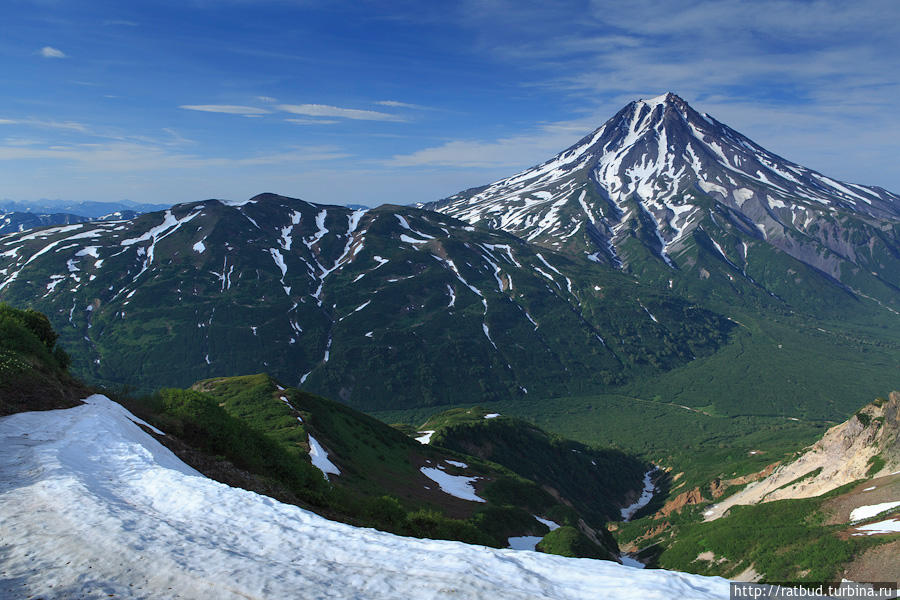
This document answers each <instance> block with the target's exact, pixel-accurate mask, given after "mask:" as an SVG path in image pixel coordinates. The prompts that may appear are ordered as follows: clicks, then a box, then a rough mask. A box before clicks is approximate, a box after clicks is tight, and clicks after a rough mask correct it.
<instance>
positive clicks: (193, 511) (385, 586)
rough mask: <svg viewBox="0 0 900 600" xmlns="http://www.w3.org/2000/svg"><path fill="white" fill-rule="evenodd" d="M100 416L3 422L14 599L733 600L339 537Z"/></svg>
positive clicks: (652, 582) (423, 545) (35, 416)
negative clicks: (206, 473)
mask: <svg viewBox="0 0 900 600" xmlns="http://www.w3.org/2000/svg"><path fill="white" fill-rule="evenodd" d="M87 402H88V403H87V404H85V405H84V406H79V407H77V408H72V409H68V410H56V411H47V412H32V413H21V414H17V415H12V416H9V417H4V418H2V419H0V473H2V476H0V557H2V558H0V597H4V598H6V597H28V596H42V597H46V598H61V597H79V598H80V597H87V598H95V597H96V598H99V597H107V596H109V595H114V596H115V597H117V598H245V599H246V598H301V597H302V598H367V599H368V598H403V599H407V598H447V597H456V598H504V599H507V598H585V599H591V600H594V599H596V598H617V599H625V600H627V599H632V598H634V599H638V598H640V599H641V600H646V599H651V598H660V599H663V598H665V599H669V598H691V599H694V598H696V599H701V598H727V597H728V582H727V581H726V580H724V579H721V578H710V577H700V576H696V575H687V574H682V573H674V572H667V571H638V570H636V569H631V568H628V567H623V566H621V565H618V564H615V563H611V562H605V561H596V560H588V559H568V558H562V557H557V556H550V555H546V554H537V553H534V552H518V551H514V550H495V549H490V548H484V547H480V546H470V545H466V544H461V543H457V542H447V541H434V540H417V539H409V538H403V537H398V536H395V535H390V534H387V533H381V532H378V531H375V530H372V529H360V528H354V527H351V526H349V525H344V524H340V523H335V522H332V521H328V520H326V519H324V518H322V517H319V516H317V515H315V514H313V513H311V512H308V511H305V510H302V509H300V508H297V507H295V506H291V505H287V504H281V503H279V502H277V501H275V500H273V499H271V498H268V497H265V496H260V495H258V494H254V493H251V492H247V491H243V490H239V489H235V488H231V487H228V486H226V485H223V484H220V483H216V482H215V481H212V480H210V479H207V478H205V477H203V476H202V475H200V474H199V473H197V472H196V471H194V470H193V469H191V468H190V467H188V466H186V465H185V464H184V463H182V462H181V461H180V460H179V459H178V458H177V457H176V456H175V455H173V454H172V453H171V452H169V451H168V450H167V449H166V448H164V447H163V446H162V445H160V444H159V443H158V442H156V441H155V440H154V439H153V438H151V437H150V436H149V435H147V434H146V433H144V431H142V430H141V429H140V428H139V427H138V426H137V425H135V424H134V422H133V418H132V417H131V416H130V415H129V413H128V412H127V411H125V409H123V408H122V407H121V406H119V405H117V404H115V403H113V402H111V401H110V400H108V399H107V398H105V397H103V396H92V397H91V398H89V399H88V400H87Z"/></svg>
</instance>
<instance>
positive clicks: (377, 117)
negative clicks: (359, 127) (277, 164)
mask: <svg viewBox="0 0 900 600" xmlns="http://www.w3.org/2000/svg"><path fill="white" fill-rule="evenodd" d="M277 108H278V109H279V110H283V111H284V112H289V113H291V114H295V115H305V116H308V117H338V118H341V119H352V120H355V121H401V122H402V121H405V120H406V119H404V118H402V117H399V116H397V115H392V114H390V113H385V112H380V111H376V110H359V109H356V108H341V107H339V106H329V105H327V104H279V105H278V107H277Z"/></svg>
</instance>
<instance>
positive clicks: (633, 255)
mask: <svg viewBox="0 0 900 600" xmlns="http://www.w3.org/2000/svg"><path fill="white" fill-rule="evenodd" d="M423 206H425V207H427V208H432V209H434V210H438V211H440V212H444V213H446V214H449V215H453V216H455V217H458V218H460V219H463V220H465V221H467V222H469V223H473V224H475V223H478V224H482V225H487V226H488V227H490V228H494V229H502V230H504V231H509V232H511V233H515V234H516V235H519V236H522V237H524V238H525V239H527V240H529V241H534V242H537V243H539V244H542V245H544V246H548V247H552V248H556V249H565V250H568V251H570V252H576V253H582V252H584V253H587V254H589V255H590V256H591V257H592V258H594V259H595V260H602V261H604V262H606V263H608V264H611V265H615V266H618V267H621V268H625V269H627V270H630V271H632V272H634V273H637V274H640V275H642V276H644V278H645V279H651V278H652V279H653V280H656V281H658V282H660V283H663V284H665V282H666V280H667V279H668V280H670V283H669V285H673V283H672V282H671V280H674V285H676V286H679V287H690V286H688V284H687V283H685V282H683V281H681V280H682V279H683V278H684V277H689V278H692V279H697V278H698V277H699V278H702V279H709V278H710V275H711V274H712V275H713V277H712V281H710V282H708V283H709V284H711V283H712V282H713V281H715V279H716V277H715V274H716V272H721V273H722V274H723V275H724V277H727V278H728V282H729V283H730V284H732V285H734V286H738V287H739V288H741V291H742V293H744V294H748V293H753V292H755V293H756V294H757V295H758V294H759V292H763V296H764V295H765V294H775V295H777V296H779V297H781V298H783V299H786V300H787V301H789V302H790V301H795V300H799V298H797V297H796V296H794V295H793V294H792V293H791V288H792V287H796V286H795V282H794V281H793V280H792V279H791V278H790V277H784V275H783V274H776V273H772V272H770V271H769V269H770V267H769V265H771V264H772V261H773V257H772V254H773V252H774V253H775V254H776V255H778V256H777V261H778V263H780V264H778V265H777V267H776V269H777V270H779V271H780V270H782V269H783V270H785V271H788V270H792V271H794V274H795V277H794V279H797V280H799V279H801V278H802V279H803V280H804V284H805V285H810V280H812V285H816V286H820V287H822V288H823V289H824V290H825V291H826V292H827V294H828V295H829V296H835V297H836V298H835V299H834V300H832V302H837V303H840V304H843V305H847V304H848V303H847V302H846V300H847V298H845V297H843V296H848V295H849V294H855V295H856V296H858V297H869V296H871V297H872V298H874V299H876V301H877V302H881V303H884V305H886V306H888V307H890V308H891V309H893V310H897V309H898V308H900V299H898V296H900V294H898V293H897V292H898V291H900V288H898V281H900V196H897V195H896V194H892V193H890V192H888V191H886V190H883V189H881V188H877V187H868V186H861V185H857V184H847V183H842V182H839V181H836V180H834V179H831V178H829V177H826V176H824V175H821V174H820V173H817V172H815V171H812V170H810V169H807V168H805V167H802V166H800V165H797V164H795V163H792V162H790V161H788V160H785V159H783V158H781V157H780V156H777V155H775V154H773V153H771V152H769V151H767V150H765V149H764V148H762V147H760V146H759V145H758V144H756V143H754V142H753V141H752V140H750V139H748V138H746V137H745V136H743V135H741V134H740V133H738V132H737V131H735V130H733V129H731V128H730V127H728V126H727V125H725V124H723V123H721V122H719V121H717V120H716V119H714V118H713V117H711V116H709V115H706V114H700V113H698V112H696V111H695V110H694V109H692V108H691V107H690V106H689V105H688V104H687V103H686V102H685V101H684V100H682V99H681V98H679V97H678V96H676V95H674V94H671V93H669V94H665V95H663V96H659V97H656V98H652V99H650V100H638V101H635V102H632V103H630V104H629V105H627V106H626V107H624V108H623V109H622V110H621V111H619V112H618V113H617V114H616V115H615V116H613V117H612V118H611V119H610V120H609V121H607V122H606V123H605V124H604V125H602V126H601V127H600V128H599V129H597V130H596V131H594V132H592V133H591V134H589V135H588V136H586V137H585V138H583V139H582V140H580V141H579V142H578V143H577V144H575V145H574V146H572V147H571V148H569V149H567V150H565V151H563V152H561V153H560V154H559V155H557V156H556V157H554V158H553V159H551V160H549V161H547V162H545V163H543V164H541V165H538V166H536V167H533V168H530V169H526V170H525V171H522V172H521V173H518V174H516V175H514V176H512V177H509V178H507V179H504V180H501V181H498V182H496V183H493V184H491V185H489V186H485V187H481V188H475V189H472V190H467V191H465V192H461V193H459V194H456V195H455V196H451V197H449V198H447V199H445V200H441V201H438V202H434V203H430V204H425V205H423ZM704 258H705V259H706V261H707V262H709V261H710V259H711V262H712V264H713V265H714V266H715V268H714V269H711V268H709V266H708V265H706V264H701V265H698V264H697V263H698V261H703V260H704ZM648 262H651V263H655V265H654V266H652V267H647V266H646V264H647V263H648ZM660 266H662V267H664V268H661V269H660V268H659V267H660ZM648 269H649V270H648ZM835 284H837V285H835Z"/></svg>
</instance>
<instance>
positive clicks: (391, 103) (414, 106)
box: [375, 100, 432, 110]
mask: <svg viewBox="0 0 900 600" xmlns="http://www.w3.org/2000/svg"><path fill="white" fill-rule="evenodd" d="M375 104H378V105H380V106H390V107H391V108H412V109H415V110H432V108H431V107H430V106H422V105H421V104H411V103H409V102H398V101H397V100H379V101H378V102H376V103H375Z"/></svg>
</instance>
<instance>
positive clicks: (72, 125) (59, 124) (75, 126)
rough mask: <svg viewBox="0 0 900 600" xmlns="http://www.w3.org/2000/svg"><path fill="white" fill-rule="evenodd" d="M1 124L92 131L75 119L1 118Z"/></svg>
mask: <svg viewBox="0 0 900 600" xmlns="http://www.w3.org/2000/svg"><path fill="white" fill-rule="evenodd" d="M0 125H25V126H29V127H38V128H41V129H59V130H63V131H75V132H78V133H87V134H89V133H91V131H90V129H89V128H88V127H87V126H86V125H84V124H82V123H76V122H74V121H44V120H41V119H0Z"/></svg>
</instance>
